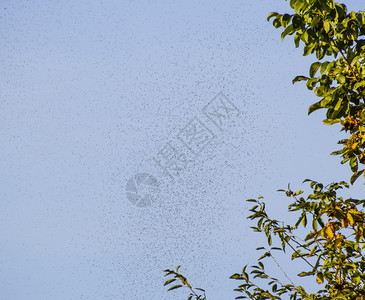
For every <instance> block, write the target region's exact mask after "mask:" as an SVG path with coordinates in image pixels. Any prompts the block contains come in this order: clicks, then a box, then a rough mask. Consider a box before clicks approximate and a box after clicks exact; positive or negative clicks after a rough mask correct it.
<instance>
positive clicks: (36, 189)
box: [0, 0, 365, 300]
mask: <svg viewBox="0 0 365 300" xmlns="http://www.w3.org/2000/svg"><path fill="white" fill-rule="evenodd" d="M346 2H347V3H349V5H348V6H349V8H350V9H353V10H360V9H364V8H365V7H364V5H363V4H362V0H356V1H346ZM0 11H1V13H0V43H1V48H0V62H1V67H0V82H1V88H0V138H1V146H0V299H1V300H2V299H4V300H23V299H27V300H39V299H46V300H47V299H52V300H58V299H60V300H61V299H62V300H64V299H97V300H99V299H106V300H124V299H125V300H146V299H151V300H154V299H156V300H161V299H166V300H172V299H184V300H185V299H186V298H187V297H186V295H187V294H188V293H187V291H183V290H177V291H174V292H167V291H166V290H167V289H166V288H164V287H163V282H164V278H163V275H164V274H163V270H164V269H166V268H174V267H176V266H177V265H182V267H181V271H182V272H183V273H184V274H186V276H187V277H188V278H189V280H190V282H191V283H192V284H193V285H194V286H197V287H202V288H205V289H206V290H207V296H208V299H209V300H222V299H223V300H225V299H233V298H234V296H237V294H236V293H234V292H233V291H232V290H233V288H235V287H236V285H237V283H236V282H234V281H232V280H229V279H228V278H229V276H230V275H232V274H233V273H235V272H240V270H241V269H242V266H243V265H245V264H253V263H254V258H255V257H256V253H255V251H254V249H255V248H256V247H257V246H259V244H258V243H259V239H258V237H257V236H256V235H255V234H252V233H251V232H250V229H249V228H248V227H249V226H250V225H249V223H248V221H247V220H246V216H247V215H248V211H247V204H246V203H245V201H244V200H245V199H247V198H252V197H256V196H259V195H263V196H264V197H265V199H266V201H267V202H268V207H269V208H271V209H272V210H273V214H274V215H275V216H277V217H281V218H285V219H287V218H288V217H287V214H286V209H285V207H286V205H287V204H288V201H287V200H286V199H285V198H284V197H283V196H282V195H281V194H278V193H277V192H276V190H277V189H279V188H285V187H286V186H287V185H288V183H291V186H292V188H293V189H304V186H302V185H301V182H302V180H304V179H305V178H308V177H309V178H311V179H315V180H318V181H323V182H325V183H329V182H332V181H338V180H342V179H345V180H349V175H350V173H349V170H348V167H347V166H341V165H340V164H339V161H340V160H339V158H338V157H330V156H329V153H331V152H332V151H334V150H337V148H338V147H337V145H336V141H337V140H338V139H339V134H338V133H337V131H338V128H336V127H335V126H333V127H326V126H323V125H321V120H322V119H323V118H324V117H323V112H316V113H314V114H313V115H311V116H310V117H308V116H307V108H308V106H309V105H310V104H312V103H313V102H314V101H316V99H315V96H314V95H313V94H312V93H311V92H310V91H307V90H306V88H305V86H304V84H301V83H298V84H296V85H294V86H293V85H292V84H291V80H292V79H293V78H294V77H295V76H296V75H306V74H307V73H308V66H309V64H310V63H311V62H312V61H314V59H315V58H313V57H305V58H303V57H301V52H300V50H298V49H295V48H294V43H293V41H292V40H291V39H290V37H289V38H288V39H287V40H284V42H281V41H280V33H281V32H280V31H279V30H275V28H274V27H273V26H272V25H271V24H270V23H268V22H267V21H266V16H267V14H268V13H269V12H271V11H279V12H290V8H289V4H288V2H285V1H279V0H275V1H272V0H263V1H244V0H239V1H238V0H225V1H215V0H214V1H212V0H209V1H208V0H206V1H191V0H188V1H173V0H169V1H167V0H166V1H157V0H156V1H153V0H149V1H123V0H119V1H112V0H105V1H67V0H64V1H56V0H54V1H43V0H39V1H23V0H19V1H0ZM219 93H221V94H220V95H221V96H220V97H221V98H215V96H216V95H218V94H219ZM222 95H224V96H222ZM227 99H228V100H227ZM212 101H213V102H212ZM215 101H218V102H215ZM219 101H223V102H219ZM224 101H226V102H224ZM227 101H228V102H227ZM217 103H218V104H219V103H221V104H222V103H225V105H226V106H225V107H226V108H227V109H228V111H229V112H230V113H231V114H230V115H229V119H228V115H226V117H227V118H224V117H223V118H221V119H220V120H225V121H227V122H223V123H222V124H220V123H219V124H217V122H218V121H217V119H214V118H213V117H212V114H209V112H212V109H213V110H214V108H217V107H218V108H220V109H222V107H223V106H222V105H218V106H216V107H215V106H214V105H216V104H217ZM221 112H222V111H221ZM226 112H227V110H226ZM209 116H210V117H211V118H209ZM214 120H215V121H216V123H214ZM217 125H219V126H217ZM194 130H196V131H198V132H203V136H200V139H199V140H197V141H195V143H194V141H193V140H192V138H191V135H190V136H189V134H188V133H189V132H190V133H191V132H192V131H194ZM171 151H173V152H171ZM168 153H170V154H171V153H175V154H176V153H178V154H177V155H178V156H179V157H180V154H181V155H183V157H184V159H185V160H184V165H183V167H181V168H180V169H179V172H177V173H174V174H173V175H171V176H169V175H167V173H161V170H160V167H159V166H158V165H157V163H156V161H157V162H159V163H161V159H164V158H166V156H167V154H168ZM164 155H165V156H164ZM174 157H176V156H174ZM180 161H181V160H180ZM141 174H142V175H141ZM143 174H148V175H146V176H147V177H146V176H144V175H143ZM146 178H149V179H148V180H149V181H148V180H147V179H146ZM128 182H129V185H128ZM157 185H158V186H157ZM151 186H152V187H151ZM153 186H155V187H153ZM126 190H127V191H128V192H129V193H126ZM355 192H356V193H357V194H360V195H361V194H363V192H364V186H363V184H362V182H361V180H358V183H356V184H355V187H354V193H355ZM142 194H143V195H151V197H150V198H143V199H142V198H138V196H140V195H142ZM136 197H137V198H138V199H137V198H136ZM136 199H137V200H138V201H139V202H137V203H139V204H140V206H142V207H139V206H137V205H133V203H132V202H133V201H134V200H136ZM141 199H142V200H141ZM137 200H136V201H137ZM131 201H132V202H131ZM143 201H145V202H143ZM149 201H151V202H152V204H151V205H147V204H149ZM143 203H145V204H143ZM146 203H147V204H146ZM142 204H143V205H142ZM284 266H285V267H286V268H288V269H289V270H290V272H294V273H295V271H296V270H295V268H293V267H292V266H291V265H290V264H288V263H284ZM274 272H275V271H274Z"/></svg>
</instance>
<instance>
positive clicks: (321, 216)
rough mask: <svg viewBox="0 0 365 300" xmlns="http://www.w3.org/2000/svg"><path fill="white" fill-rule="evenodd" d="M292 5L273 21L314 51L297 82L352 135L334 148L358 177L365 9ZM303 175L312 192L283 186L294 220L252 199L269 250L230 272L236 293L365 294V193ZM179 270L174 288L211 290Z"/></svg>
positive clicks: (305, 0) (363, 130)
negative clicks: (289, 264)
mask: <svg viewBox="0 0 365 300" xmlns="http://www.w3.org/2000/svg"><path fill="white" fill-rule="evenodd" d="M290 6H291V8H292V9H293V10H294V13H293V14H287V13H285V14H280V13H277V12H272V13H270V14H269V16H268V20H271V19H273V25H274V27H275V28H283V29H284V30H283V32H282V34H281V38H282V39H284V38H285V37H286V36H288V35H289V36H293V37H294V44H295V47H296V48H298V47H300V46H301V45H302V46H303V55H304V56H307V55H315V57H316V61H315V62H313V63H312V64H311V65H310V67H309V76H302V75H301V76H296V77H295V78H294V80H293V83H295V82H298V81H305V82H306V85H307V88H308V89H309V90H311V91H313V92H314V94H315V95H316V96H317V97H319V98H320V100H319V101H318V102H316V103H314V104H312V105H311V106H310V107H309V110H308V114H311V113H312V112H314V111H316V110H318V109H325V110H326V119H325V120H324V121H323V123H324V124H325V125H332V124H340V125H341V129H340V130H341V131H345V132H346V133H348V138H347V139H343V140H340V141H339V142H338V144H340V145H341V149H340V150H338V151H335V152H333V153H332V154H333V155H341V157H342V161H341V163H342V164H344V163H347V162H348V163H349V166H350V168H351V171H352V173H353V175H352V177H351V179H350V182H351V184H353V183H354V182H355V181H356V180H357V179H358V178H359V176H361V175H362V174H364V176H365V172H364V165H365V153H364V152H365V150H364V149H365V39H364V36H365V12H363V11H360V12H357V13H355V12H348V10H347V7H346V6H345V5H344V4H339V3H335V2H334V1H333V0H291V1H290ZM304 182H309V183H310V188H311V190H312V191H311V192H310V193H309V195H307V196H302V195H303V193H304V192H303V191H301V190H300V191H298V192H293V191H292V190H291V189H290V188H289V187H288V189H287V190H280V191H282V192H285V194H286V196H288V197H289V198H291V199H292V201H293V202H292V203H291V204H290V205H289V206H288V210H289V212H292V213H296V214H298V219H297V222H296V223H295V224H294V225H289V224H285V223H284V222H281V221H278V220H276V219H272V218H271V217H270V216H269V215H268V213H267V212H266V209H265V203H264V202H263V201H262V197H259V198H258V199H249V200H247V201H249V202H251V203H253V206H252V208H251V209H250V212H251V213H252V214H251V215H250V216H249V219H251V220H252V221H256V226H253V227H251V228H252V229H253V230H254V231H256V232H259V233H261V234H264V235H265V236H266V238H267V245H266V246H264V247H259V248H257V250H258V251H264V252H263V254H262V255H261V256H260V257H259V258H258V261H257V265H254V266H251V267H250V268H248V266H247V265H246V266H245V267H243V269H242V271H241V272H240V273H235V274H233V275H232V276H231V278H232V279H235V280H238V281H240V282H241V284H240V285H239V286H238V287H237V289H235V291H237V292H239V293H240V295H239V296H237V297H236V299H245V298H250V299H260V300H261V299H282V298H281V297H283V296H286V297H289V299H293V300H296V299H306V300H309V299H312V300H330V299H343V300H345V299H346V300H364V299H365V259H364V256H363V253H362V251H363V249H364V247H365V225H364V224H365V214H364V212H363V210H364V206H365V200H358V199H352V198H348V199H343V198H342V197H341V196H339V195H338V193H339V191H340V190H341V189H343V188H346V189H347V188H349V185H348V184H347V183H346V182H344V181H341V182H339V183H332V184H330V185H327V186H324V185H323V184H321V183H319V182H316V181H313V180H308V179H306V180H305V181H304ZM299 228H300V229H301V230H299ZM303 232H305V234H304V235H303ZM279 253H281V254H283V255H287V256H290V258H291V260H292V261H294V260H301V261H303V262H304V263H305V265H306V266H307V269H305V270H302V271H301V272H300V273H299V274H298V277H296V280H298V279H300V277H304V276H308V277H310V278H313V279H314V282H316V284H317V285H318V286H319V289H318V290H317V291H316V292H315V293H308V292H307V291H306V289H305V288H304V287H303V286H301V285H297V284H295V283H294V281H296V280H292V279H291V278H290V276H289V275H288V274H287V273H286V272H285V270H284V269H283V268H282V266H281V265H280V263H279V260H278V259H277V258H276V257H277V255H279ZM268 259H270V260H271V262H272V263H274V265H277V267H278V269H279V270H280V272H281V273H282V277H283V279H278V278H275V277H272V276H270V275H269V274H268V273H267V271H266V270H265V266H264V263H263V262H264V261H267V260H268ZM296 266H298V264H296ZM248 269H250V270H248ZM178 270H179V267H178V268H177V269H176V271H172V270H165V273H166V274H165V276H173V278H172V279H169V280H167V281H166V282H165V285H170V284H172V283H174V282H175V281H176V280H178V284H177V285H174V286H172V287H170V289H169V290H173V289H177V288H180V287H184V286H185V287H186V288H188V289H190V292H191V293H190V295H189V298H188V299H189V300H191V299H201V300H204V299H206V296H205V291H204V290H202V289H195V290H194V289H193V288H192V287H191V285H190V283H189V282H188V281H187V279H186V278H185V277H184V276H183V275H181V274H180V273H178ZM197 290H199V291H200V292H202V293H198V292H197Z"/></svg>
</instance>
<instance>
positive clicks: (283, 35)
mask: <svg viewBox="0 0 365 300" xmlns="http://www.w3.org/2000/svg"><path fill="white" fill-rule="evenodd" d="M294 32H295V29H294V28H293V25H289V26H288V27H286V28H285V30H284V31H283V33H282V34H281V40H283V39H284V38H285V37H286V36H287V35H288V34H289V35H292V34H293V33H294Z"/></svg>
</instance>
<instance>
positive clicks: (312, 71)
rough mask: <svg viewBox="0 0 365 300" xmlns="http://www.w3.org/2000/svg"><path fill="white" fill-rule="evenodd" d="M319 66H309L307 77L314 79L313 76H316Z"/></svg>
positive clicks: (318, 63) (316, 64)
mask: <svg viewBox="0 0 365 300" xmlns="http://www.w3.org/2000/svg"><path fill="white" fill-rule="evenodd" d="M320 66H321V63H320V62H315V63H313V64H311V66H310V69H309V76H310V77H314V75H316V73H317V71H318V69H319V67H320Z"/></svg>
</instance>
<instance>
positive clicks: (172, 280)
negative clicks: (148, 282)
mask: <svg viewBox="0 0 365 300" xmlns="http://www.w3.org/2000/svg"><path fill="white" fill-rule="evenodd" d="M175 280H176V278H173V279H169V280H167V281H166V282H165V283H164V286H165V285H168V284H170V283H171V282H174V281H175Z"/></svg>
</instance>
